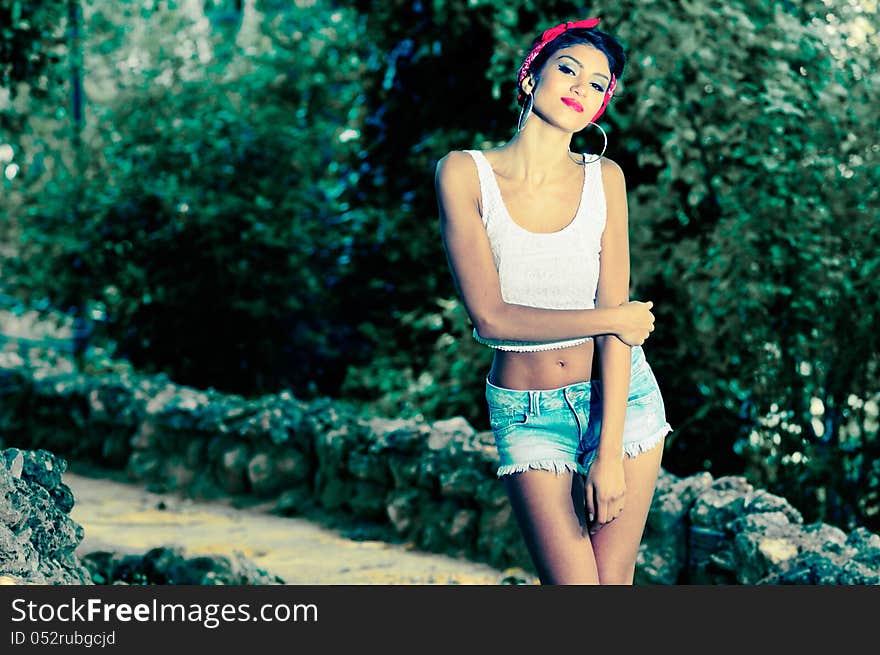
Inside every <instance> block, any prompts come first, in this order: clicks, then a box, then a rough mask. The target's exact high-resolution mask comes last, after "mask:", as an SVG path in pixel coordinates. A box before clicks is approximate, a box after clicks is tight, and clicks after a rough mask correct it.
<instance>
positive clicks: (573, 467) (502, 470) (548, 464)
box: [496, 459, 587, 478]
mask: <svg viewBox="0 0 880 655" xmlns="http://www.w3.org/2000/svg"><path fill="white" fill-rule="evenodd" d="M529 469H538V470H541V471H553V472H554V473H556V475H562V474H563V473H564V472H565V471H572V472H574V473H580V474H581V475H586V473H587V469H585V468H584V467H582V466H581V465H580V464H578V463H577V462H563V461H559V460H556V459H539V460H537V461H534V462H526V463H525V464H507V465H506V466H499V467H498V471H497V472H496V475H497V476H498V477H499V478H500V477H501V476H503V475H510V474H511V473H522V472H524V471H527V470H529Z"/></svg>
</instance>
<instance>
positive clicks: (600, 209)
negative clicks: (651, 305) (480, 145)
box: [464, 150, 606, 352]
mask: <svg viewBox="0 0 880 655" xmlns="http://www.w3.org/2000/svg"><path fill="white" fill-rule="evenodd" d="M464 152H466V153H468V154H469V155H470V156H471V157H473V159H474V161H475V162H476V164H477V171H478V172H479V176H480V195H481V198H482V208H483V215H482V219H483V225H484V226H485V228H486V232H487V233H488V235H489V244H490V245H491V247H492V256H493V257H494V259H495V269H496V270H497V271H498V277H499V280H500V282H501V297H502V298H503V299H504V301H505V302H508V303H513V304H517V305H528V306H530V307H539V308H542V309H593V308H594V307H595V306H596V290H597V287H598V284H599V252H600V250H601V249H602V245H601V244H602V232H603V231H604V230H605V218H606V216H605V189H604V187H603V186H602V167H601V164H600V162H599V161H596V162H594V163H590V164H586V165H585V166H584V186H583V190H582V192H581V200H580V205H578V209H577V213H576V214H575V217H574V218H573V219H572V221H571V222H570V223H569V224H568V225H566V226H565V227H564V228H562V229H561V230H559V231H557V232H548V233H538V232H531V231H529V230H526V229H525V228H523V227H521V226H520V225H519V224H518V223H516V222H514V220H513V218H511V216H510V213H509V212H508V211H507V208H506V207H505V206H504V201H503V199H502V198H501V190H500V189H499V187H498V182H497V180H496V178H495V173H494V171H493V170H492V166H491V165H490V164H489V161H488V160H487V159H486V157H485V156H484V155H483V153H482V152H480V151H479V150H465V151H464ZM473 337H474V339H476V340H477V341H478V342H479V343H482V344H485V345H487V346H489V347H491V348H497V349H499V350H514V351H519V352H529V351H537V350H553V349H557V348H567V347H570V346H576V345H578V344H581V343H584V342H586V341H588V340H590V339H592V337H589V336H587V337H579V338H576V339H564V340H561V341H510V340H503V339H485V338H483V337H481V336H480V335H479V333H478V332H477V329H476V328H474V330H473Z"/></svg>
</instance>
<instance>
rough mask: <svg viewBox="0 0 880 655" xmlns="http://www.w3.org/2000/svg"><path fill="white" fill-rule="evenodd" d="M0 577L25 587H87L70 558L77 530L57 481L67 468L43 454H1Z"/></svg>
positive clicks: (67, 498) (85, 575)
mask: <svg viewBox="0 0 880 655" xmlns="http://www.w3.org/2000/svg"><path fill="white" fill-rule="evenodd" d="M0 454H2V457H0V461H2V462H3V465H2V466H0V575H2V576H7V577H10V578H14V579H15V580H18V581H20V582H22V583H27V584H90V582H91V579H90V577H89V575H88V571H87V570H86V569H85V568H83V567H82V565H81V564H80V562H79V561H78V560H77V558H76V557H75V555H74V551H75V550H76V548H77V546H78V545H79V543H80V542H81V541H82V538H83V529H82V526H80V525H79V524H77V523H75V522H74V521H72V520H71V519H70V517H69V516H68V513H69V512H70V509H71V507H72V506H73V498H72V494H71V493H70V489H69V488H68V487H67V485H65V484H63V483H62V482H61V475H62V473H63V472H64V471H65V470H66V468H67V462H66V461H65V460H64V459H62V458H60V457H57V456H56V455H54V454H52V453H50V452H49V451H46V450H38V451H28V450H18V449H6V450H3V451H2V452H0Z"/></svg>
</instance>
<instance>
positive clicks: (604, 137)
mask: <svg viewBox="0 0 880 655" xmlns="http://www.w3.org/2000/svg"><path fill="white" fill-rule="evenodd" d="M587 125H595V126H596V127H598V128H599V131H600V132H601V133H602V138H603V139H604V140H605V145H604V146H602V152H600V153H599V154H598V155H596V156H595V158H594V159H590V160H589V161H587V158H586V156H584V165H586V164H594V163H596V162H597V161H599V160H600V159H602V155H604V154H605V151H606V150H607V149H608V135H607V134H605V130H603V129H602V126H601V125H599V124H598V123H594V122H593V121H590V122H589V123H587Z"/></svg>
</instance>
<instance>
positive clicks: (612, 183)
mask: <svg viewBox="0 0 880 655" xmlns="http://www.w3.org/2000/svg"><path fill="white" fill-rule="evenodd" d="M599 164H600V165H601V166H602V182H603V183H604V185H605V188H606V189H608V190H611V189H619V188H624V187H626V178H625V177H624V175H623V169H622V168H621V167H620V165H619V164H618V163H617V162H616V161H614V160H613V159H608V157H602V158H601V159H600V160H599Z"/></svg>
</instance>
